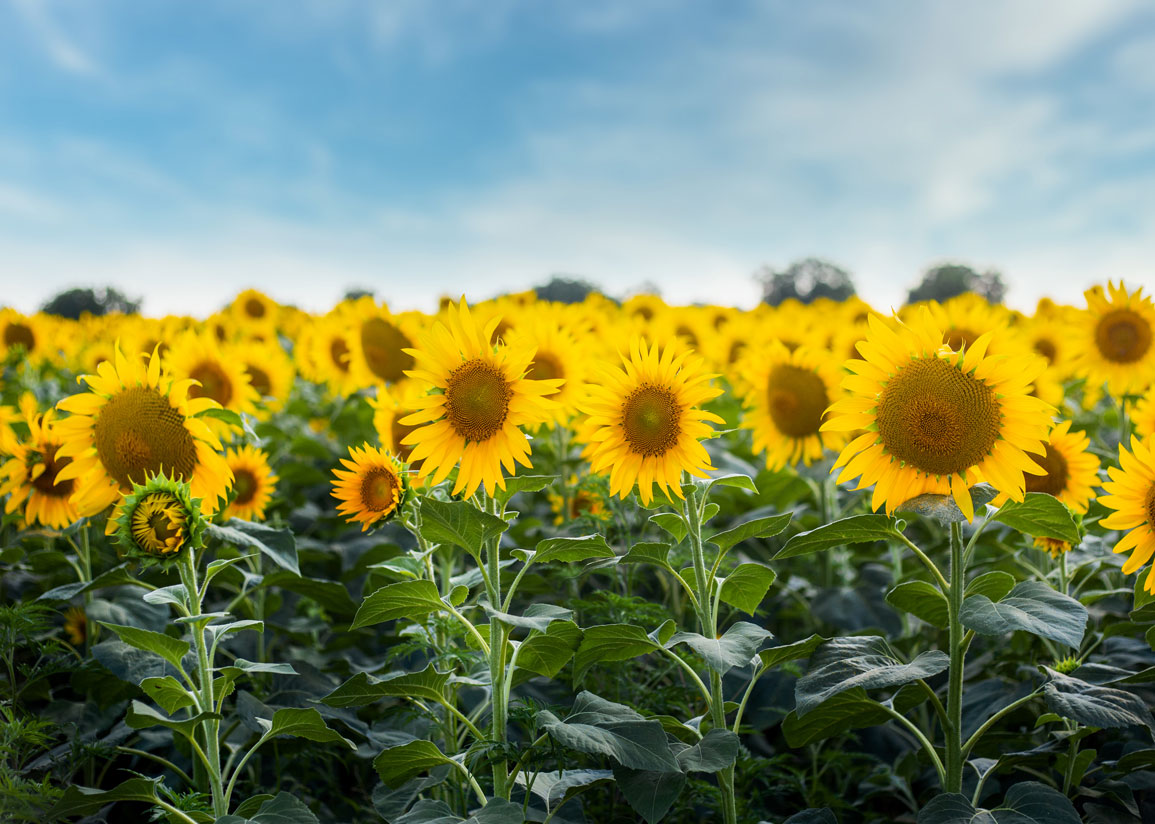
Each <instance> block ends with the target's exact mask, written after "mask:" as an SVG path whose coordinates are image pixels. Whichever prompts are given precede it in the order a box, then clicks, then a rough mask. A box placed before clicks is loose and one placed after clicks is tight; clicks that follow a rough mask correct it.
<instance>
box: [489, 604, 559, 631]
mask: <svg viewBox="0 0 1155 824" xmlns="http://www.w3.org/2000/svg"><path fill="white" fill-rule="evenodd" d="M483 607H484V609H485V614H486V615H488V616H489V617H490V620H496V621H501V622H502V623H503V624H506V625H508V626H511V627H519V628H521V629H528V630H536V631H537V632H545V630H546V628H547V627H549V625H550V624H552V623H553V622H554V621H569V620H571V619H572V618H573V610H572V609H566V608H565V607H559V606H557V605H556V604H530V605H529V606H528V607H527V608H526V610H525V614H524V615H513V614H511V613H508V612H498V611H497V610H495V609H491V608H490V607H489V604H483Z"/></svg>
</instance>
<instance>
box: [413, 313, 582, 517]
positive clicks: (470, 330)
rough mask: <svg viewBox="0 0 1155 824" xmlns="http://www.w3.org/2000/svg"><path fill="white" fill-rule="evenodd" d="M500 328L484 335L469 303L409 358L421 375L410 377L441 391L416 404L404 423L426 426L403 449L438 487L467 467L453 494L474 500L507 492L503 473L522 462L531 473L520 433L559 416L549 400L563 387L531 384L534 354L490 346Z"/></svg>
mask: <svg viewBox="0 0 1155 824" xmlns="http://www.w3.org/2000/svg"><path fill="white" fill-rule="evenodd" d="M499 320H500V319H499V318H493V319H491V320H490V321H489V323H488V324H487V325H486V326H485V328H484V329H483V328H481V327H480V326H478V325H477V323H476V322H475V321H474V319H473V317H472V315H470V312H469V307H468V306H466V304H465V298H462V299H461V304H460V305H459V306H450V307H449V310H448V312H447V315H446V318H445V321H444V322H442V321H438V322H436V323H435V324H433V328H432V329H431V330H430V331H429V332H427V333H426V334H424V335H423V336H422V338H421V343H420V345H419V347H418V348H417V349H411V350H409V351H410V354H412V355H413V357H414V358H415V359H416V361H417V369H415V370H413V371H411V372H409V373H408V374H409V375H410V376H411V377H413V378H415V379H417V380H419V381H423V382H424V383H426V384H429V385H430V386H431V388H432V389H434V390H435V391H434V392H433V393H431V394H428V395H426V396H424V397H422V398H419V399H418V400H417V401H416V402H415V403H416V406H417V407H418V410H419V411H417V412H415V413H414V414H412V415H409V416H407V417H405V418H402V419H401V423H403V424H406V425H409V426H415V425H418V424H424V425H423V426H421V428H420V429H417V430H416V431H414V432H411V433H410V434H409V435H407V436H406V437H405V438H404V440H403V441H402V443H405V444H411V445H413V452H412V454H411V455H410V459H411V460H412V461H414V462H416V461H422V462H423V463H422V464H421V469H420V470H419V471H418V474H419V476H420V477H421V478H426V477H428V476H429V475H433V483H434V484H438V483H441V481H443V480H445V478H446V477H447V476H448V475H449V473H450V472H451V471H452V470H453V467H454V466H456V465H457V464H458V462H460V464H461V468H460V470H459V471H458V473H457V483H456V484H454V487H453V494H454V495H456V494H458V493H460V492H462V491H464V492H465V497H467V498H469V497H472V496H473V493H474V492H476V491H477V487H478V486H480V485H481V484H482V483H484V484H485V489H486V491H487V492H488V493H489V494H491V495H492V494H493V493H494V491H495V490H497V489H499V488H500V489H504V488H505V477H504V475H503V474H502V467H504V468H505V470H506V471H507V472H513V470H514V462H515V461H516V462H517V463H520V464H521V465H522V466H527V467H528V466H530V465H531V464H530V462H529V439H528V438H527V437H526V435H525V433H524V432H523V431H522V429H521V427H523V426H535V425H537V424H541V423H544V422H545V421H546V420H548V419H549V417H550V415H551V414H552V413H553V411H554V408H553V404H552V403H551V402H550V401H549V400H548V399H547V398H545V397H544V396H545V395H552V394H554V393H555V392H557V390H558V387H559V386H560V385H561V383H562V382H561V381H560V380H531V379H529V378H527V377H525V376H526V374H527V373H528V371H529V368H530V365H531V364H532V362H533V355H534V351H533V349H527V348H524V347H519V346H509V345H505V344H497V345H494V344H491V343H490V342H489V341H490V339H491V336H492V335H493V333H494V330H495V329H496V328H497V324H498V322H499Z"/></svg>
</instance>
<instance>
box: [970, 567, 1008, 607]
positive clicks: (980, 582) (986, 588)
mask: <svg viewBox="0 0 1155 824" xmlns="http://www.w3.org/2000/svg"><path fill="white" fill-rule="evenodd" d="M1014 587H1015V576H1014V575H1011V574H1010V573H1009V572H1002V571H1001V570H997V569H996V570H994V571H992V572H985V573H983V574H982V575H980V576H979V577H977V578H975V579H974V580H973V581H971V582H970V583H969V584H967V588H966V596H967V597H969V596H971V595H985V596H987V597H988V598H990V599H991V600H992V601H1001V600H1003V599H1004V598H1006V597H1007V593H1008V592H1010V591H1011V590H1012V589H1014Z"/></svg>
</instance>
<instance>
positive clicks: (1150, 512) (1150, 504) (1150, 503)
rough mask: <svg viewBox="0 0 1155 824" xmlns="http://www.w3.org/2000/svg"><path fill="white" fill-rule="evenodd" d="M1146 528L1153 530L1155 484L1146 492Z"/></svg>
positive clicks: (1154, 525) (1154, 524)
mask: <svg viewBox="0 0 1155 824" xmlns="http://www.w3.org/2000/svg"><path fill="white" fill-rule="evenodd" d="M1147 526H1149V527H1151V528H1152V529H1155V483H1152V484H1151V488H1150V489H1148V490H1147Z"/></svg>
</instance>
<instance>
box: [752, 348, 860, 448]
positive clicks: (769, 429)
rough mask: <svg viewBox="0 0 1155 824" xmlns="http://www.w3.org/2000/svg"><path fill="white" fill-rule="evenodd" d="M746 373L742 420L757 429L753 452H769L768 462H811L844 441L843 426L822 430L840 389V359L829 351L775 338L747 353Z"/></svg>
mask: <svg viewBox="0 0 1155 824" xmlns="http://www.w3.org/2000/svg"><path fill="white" fill-rule="evenodd" d="M743 373H744V374H743V378H742V382H741V385H742V386H743V387H744V388H745V392H744V394H745V402H746V408H747V413H746V416H745V419H744V420H743V422H742V426H743V427H746V428H748V429H751V430H753V432H754V452H755V453H760V452H763V451H764V452H766V466H767V468H769V469H781V468H782V467H784V466H788V465H794V464H797V463H799V462H801V463H804V464H805V465H807V466H809V465H810V464H811V463H812V462H814V461H816V460H819V459H821V458H822V454H823V451H824V450H825V449H837V448H839V447H840V446H842V444H843V443H844V442H845V437H844V436H843V435H842V434H841V433H839V432H829V431H828V432H823V431H822V423H823V421H824V420H825V419H826V409H827V407H829V406H830V404H831V403H832V402H833V401H835V400H837V398H838V397H839V396H840V395H841V390H840V389H839V383H840V381H841V378H842V373H841V370H840V369H839V362H838V361H837V360H835V359H834V357H833V355H831V354H830V353H829V352H827V351H825V350H822V349H812V348H810V347H806V346H800V347H798V348H797V349H795V350H794V351H793V352H791V351H790V350H788V349H787V348H786V347H785V346H783V345H782V344H781V343H780V342H779V341H777V340H772V341H769V342H768V343H766V344H763V345H759V346H758V347H756V349H755V350H753V351H751V352H749V353H748V355H747V357H746V359H745V360H744V361H743Z"/></svg>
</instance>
